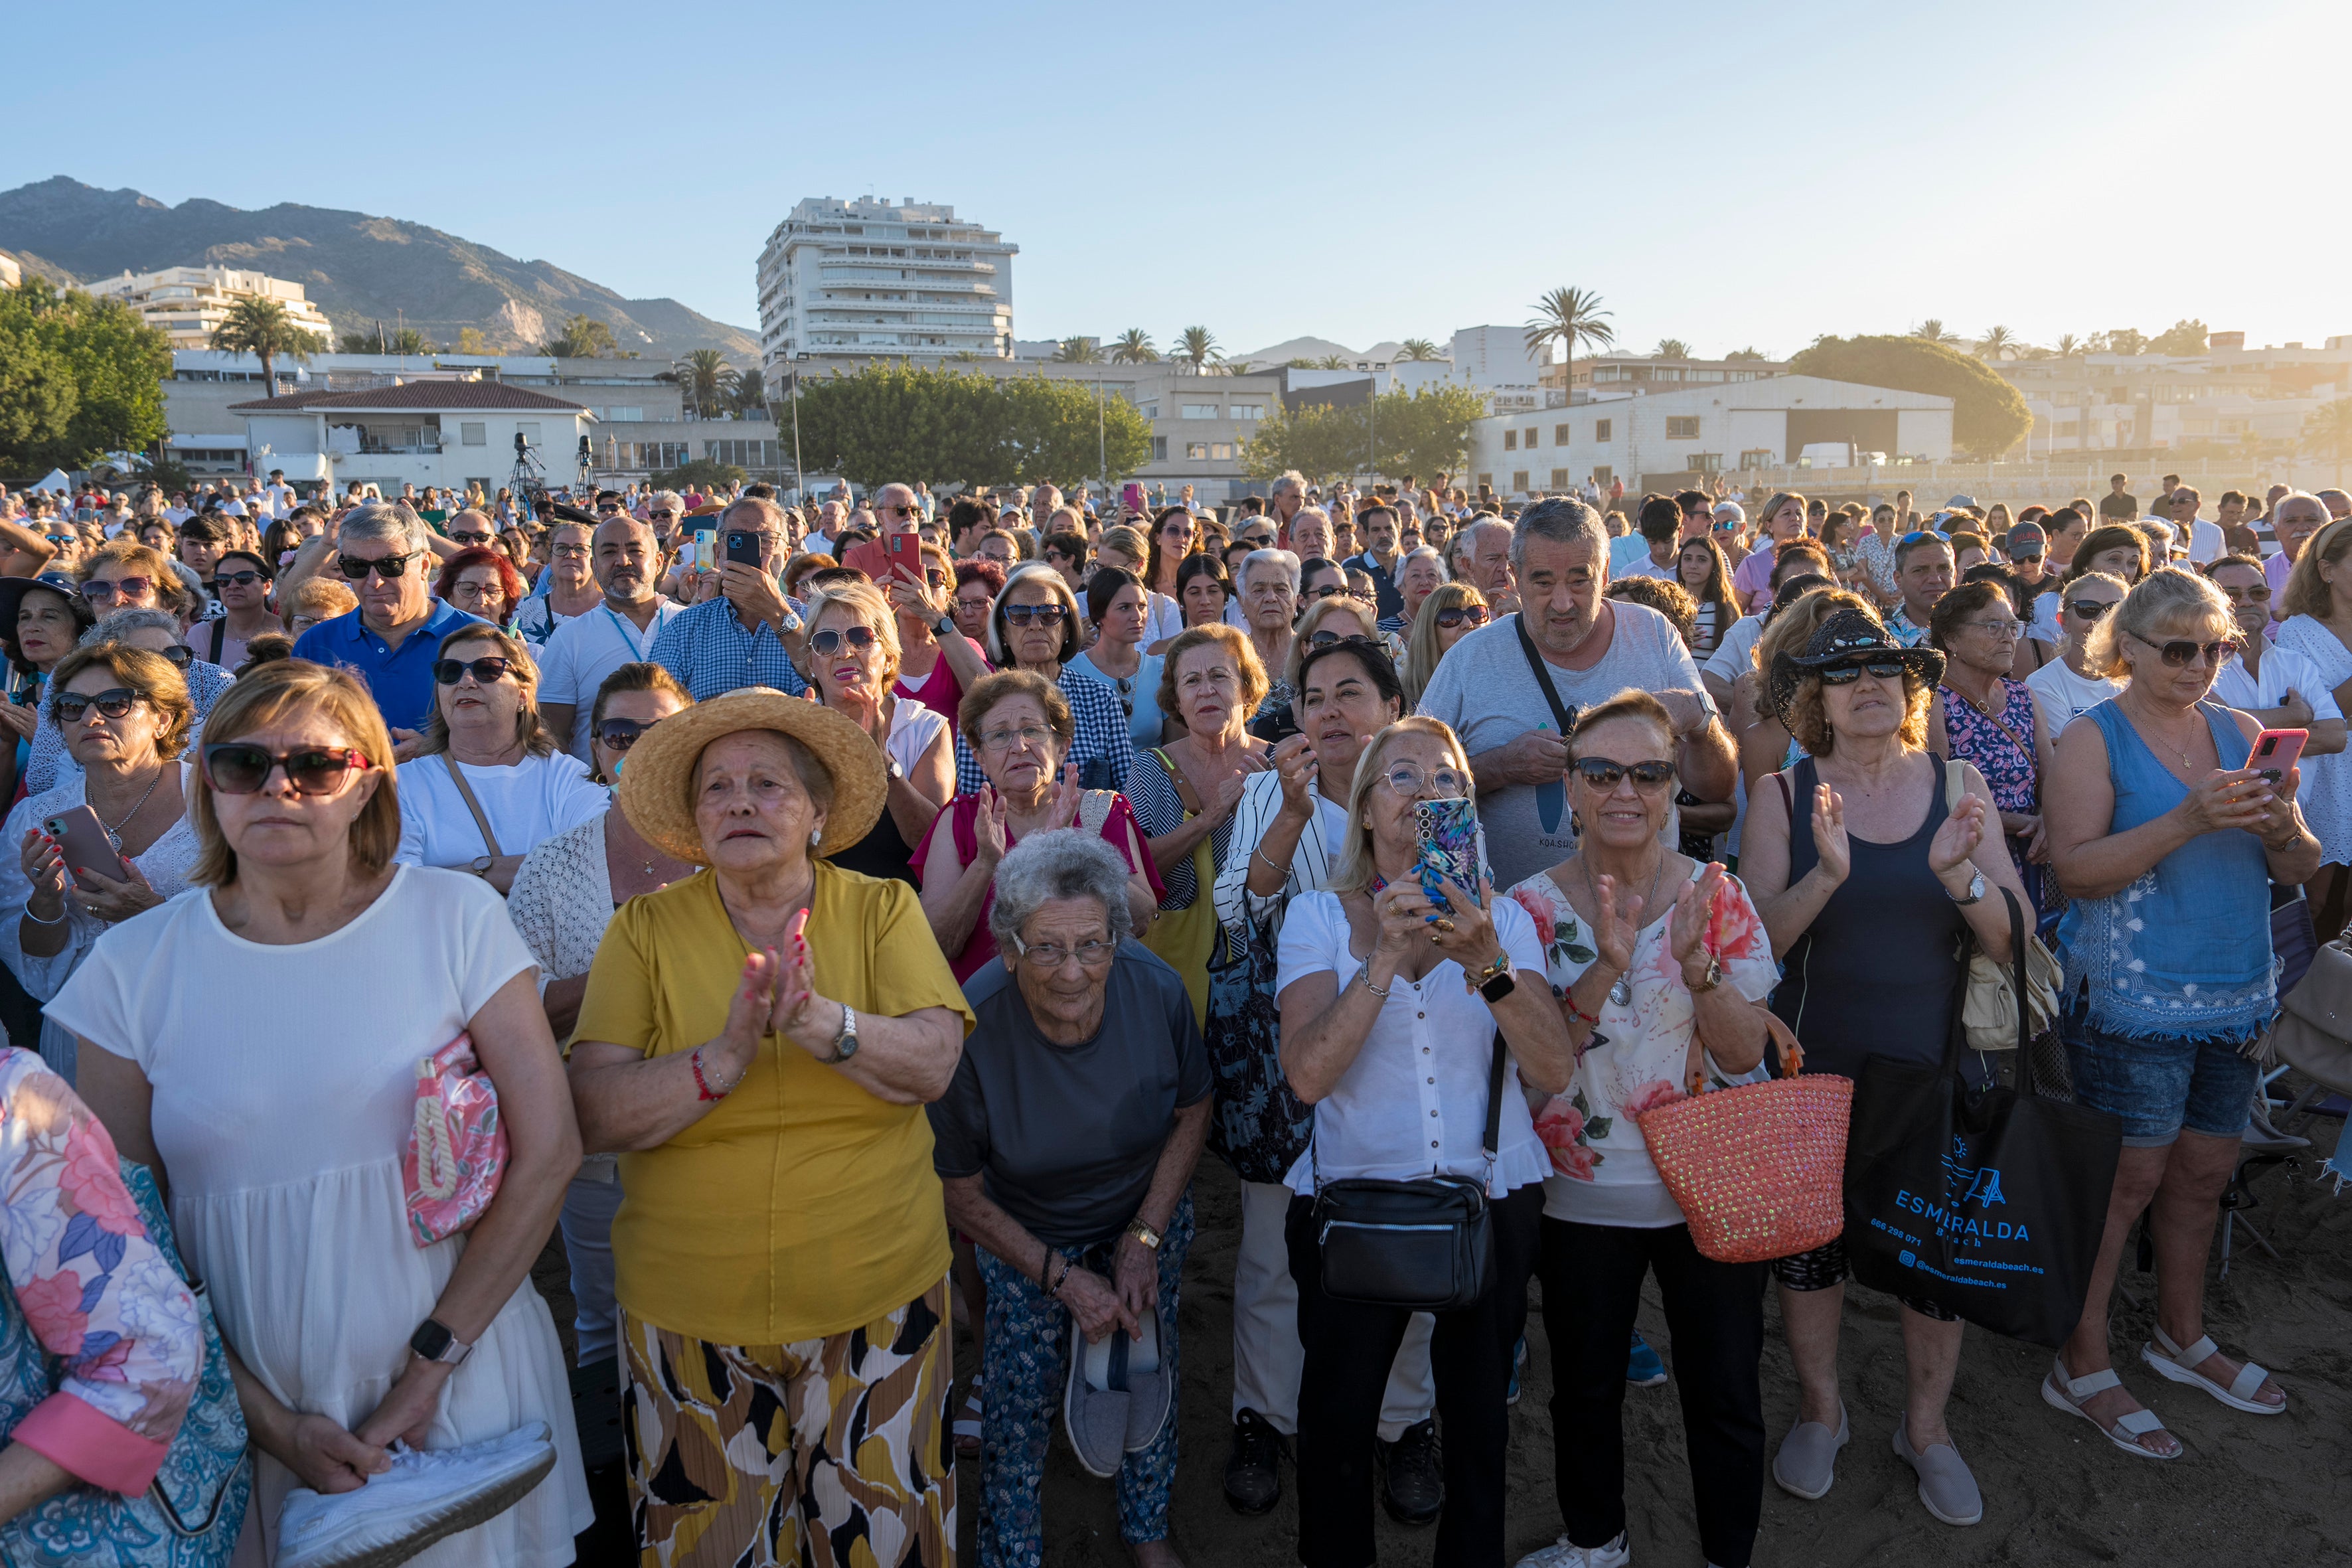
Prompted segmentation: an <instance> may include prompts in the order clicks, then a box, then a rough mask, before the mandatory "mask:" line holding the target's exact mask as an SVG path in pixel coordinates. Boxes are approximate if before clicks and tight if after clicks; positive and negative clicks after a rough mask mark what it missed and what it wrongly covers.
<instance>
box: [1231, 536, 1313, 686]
mask: <svg viewBox="0 0 2352 1568" xmlns="http://www.w3.org/2000/svg"><path fill="white" fill-rule="evenodd" d="M1298 569H1299V561H1298V557H1297V556H1296V555H1293V554H1292V553H1291V552H1289V551H1287V550H1253V551H1251V552H1249V553H1248V554H1247V555H1245V556H1244V557H1243V558H1242V571H1241V576H1240V578H1239V583H1240V588H1239V596H1240V598H1241V603H1242V615H1243V616H1244V617H1245V618H1246V619H1247V621H1248V625H1249V636H1250V644H1251V646H1252V647H1255V649H1256V650H1257V661H1258V663H1259V664H1261V665H1263V666H1265V668H1266V669H1267V670H1268V671H1276V672H1278V671H1281V670H1286V669H1288V668H1290V647H1291V644H1292V643H1293V642H1294V641H1295V640H1297V639H1296V634H1295V632H1294V630H1293V627H1292V623H1293V622H1294V621H1296V620H1297V616H1298ZM1268 700H1269V701H1273V700H1280V701H1283V702H1287V701H1289V700H1290V692H1289V690H1288V689H1287V685H1286V683H1285V684H1284V687H1283V689H1282V690H1281V691H1280V692H1279V694H1278V697H1277V696H1276V694H1274V693H1269V694H1268Z"/></svg>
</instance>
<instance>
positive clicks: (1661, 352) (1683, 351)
mask: <svg viewBox="0 0 2352 1568" xmlns="http://www.w3.org/2000/svg"><path fill="white" fill-rule="evenodd" d="M1650 353H1653V354H1654V355H1656V356H1657V357H1658V358H1659V359H1688V358H1690V357H1691V346H1690V344H1688V343H1686V342H1683V341H1682V339H1680V338H1660V339H1659V340H1658V346H1657V347H1656V348H1654V349H1652V350H1651V351H1650Z"/></svg>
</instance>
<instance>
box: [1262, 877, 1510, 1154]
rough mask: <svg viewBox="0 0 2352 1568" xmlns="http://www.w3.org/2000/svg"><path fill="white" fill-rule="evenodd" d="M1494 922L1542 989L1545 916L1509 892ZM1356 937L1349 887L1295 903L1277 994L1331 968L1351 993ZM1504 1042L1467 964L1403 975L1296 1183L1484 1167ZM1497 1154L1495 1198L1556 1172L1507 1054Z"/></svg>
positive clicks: (1319, 1116)
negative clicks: (1346, 899)
mask: <svg viewBox="0 0 2352 1568" xmlns="http://www.w3.org/2000/svg"><path fill="white" fill-rule="evenodd" d="M1494 917H1495V931H1496V935H1497V936H1498V937H1500V938H1501V940H1502V943H1503V946H1504V947H1505V948H1506V949H1507V951H1508V952H1510V955H1511V964H1512V967H1514V968H1515V969H1517V971H1518V973H1519V976H1520V978H1519V984H1522V985H1529V984H1538V985H1539V984H1543V981H1542V975H1543V973H1544V956H1543V949H1542V947H1541V946H1540V945H1539V944H1538V942H1537V941H1536V928H1535V922H1534V921H1532V920H1530V919H1529V918H1528V912H1527V911H1526V910H1523V909H1521V908H1519V907H1518V906H1517V904H1515V903H1513V902H1511V901H1510V900H1507V899H1501V900H1496V907H1495V910H1494ZM1351 941H1352V938H1351V934H1350V932H1349V929H1348V915H1347V911H1346V910H1344V909H1342V908H1341V907H1340V903H1339V895H1338V894H1336V893H1324V892H1315V893H1303V894H1301V895H1299V896H1298V897H1297V898H1296V899H1294V900H1292V901H1291V905H1290V908H1289V910H1288V911H1287V913H1286V918H1285V919H1284V921H1283V925H1282V936H1281V942H1280V948H1279V966H1278V969H1277V971H1276V981H1275V993H1276V995H1277V996H1278V995H1280V994H1281V993H1282V992H1283V991H1284V990H1286V989H1287V988H1288V987H1289V985H1290V984H1291V983H1292V982H1293V981H1295V980H1297V979H1300V978H1301V977H1303V976H1305V975H1308V974H1312V973H1315V972H1316V971H1318V970H1329V971H1331V972H1332V973H1333V974H1334V975H1336V976H1337V977H1338V979H1339V984H1340V987H1341V989H1343V990H1344V989H1345V988H1346V986H1347V984H1348V983H1349V981H1351V980H1353V979H1354V978H1355V975H1356V971H1357V970H1358V969H1359V968H1360V967H1361V966H1362V964H1363V961H1364V956H1365V955H1363V954H1358V953H1356V952H1353V951H1352V950H1351V947H1350V943H1351ZM1366 952H1367V954H1368V953H1369V952H1370V949H1369V948H1368V949H1367V950H1366ZM1494 1043H1495V1016H1494V1014H1493V1013H1492V1012H1491V1011H1489V1010H1488V1008H1487V1006H1486V998H1485V997H1483V996H1481V995H1479V994H1477V993H1476V992H1475V991H1472V990H1470V989H1468V988H1467V986H1466V985H1465V984H1464V978H1463V973H1462V966H1461V965H1460V964H1458V963H1454V962H1453V961H1452V960H1450V959H1449V960H1447V961H1446V962H1444V963H1440V964H1438V965H1437V966H1436V967H1435V968H1434V969H1432V970H1431V971H1430V972H1429V973H1427V974H1424V975H1423V976H1422V977H1421V979H1420V980H1419V981H1418V982H1415V981H1411V980H1407V979H1406V978H1405V977H1404V976H1403V975H1402V974H1399V975H1398V976H1397V977H1396V978H1395V979H1394V980H1392V981H1391V982H1390V983H1389V999H1388V1000H1387V1001H1386V1002H1384V1003H1382V1004H1381V1011H1380V1016H1379V1017H1377V1018H1376V1019H1374V1020H1373V1023H1372V1028H1371V1033H1370V1035H1369V1036H1367V1037H1365V1040H1364V1047H1363V1049H1362V1050H1360V1051H1359V1052H1357V1053H1356V1059H1355V1060H1354V1061H1353V1062H1350V1063H1349V1066H1348V1070H1347V1071H1346V1072H1345V1073H1343V1074H1341V1075H1340V1078H1339V1083H1338V1085H1337V1086H1336V1087H1335V1088H1333V1089H1332V1090H1331V1092H1330V1094H1329V1095H1328V1096H1327V1097H1326V1098H1325V1099H1324V1100H1322V1101H1321V1102H1320V1103H1319V1104H1318V1105H1317V1106H1316V1107H1315V1142H1314V1143H1313V1145H1312V1146H1311V1148H1310V1150H1309V1152H1308V1153H1306V1154H1301V1155H1300V1156H1299V1157H1298V1163H1297V1164H1295V1165H1293V1166H1292V1167H1291V1168H1290V1174H1289V1176H1288V1178H1287V1179H1286V1184H1287V1185H1288V1186H1289V1188H1290V1190H1291V1191H1293V1192H1295V1193H1300V1194H1313V1192H1314V1191H1315V1182H1316V1178H1317V1177H1318V1175H1319V1176H1320V1177H1321V1178H1322V1179H1323V1180H1324V1181H1327V1182H1330V1181H1341V1180H1349V1179H1367V1178H1368V1179H1373V1180H1381V1181H1410V1180H1412V1179H1413V1178H1415V1177H1420V1176H1427V1175H1432V1174H1442V1175H1449V1176H1477V1175H1479V1174H1481V1173H1483V1172H1484V1171H1485V1170H1486V1152H1485V1149H1484V1147H1483V1140H1484V1138H1485V1136H1486V1073H1487V1069H1488V1068H1489V1066H1490V1065H1491V1063H1492V1061H1493V1059H1494ZM1496 1151H1497V1152H1496V1160H1495V1175H1494V1180H1493V1181H1492V1182H1491V1183H1490V1184H1489V1186H1488V1193H1489V1195H1491V1196H1494V1197H1500V1196H1502V1195H1503V1194H1505V1193H1507V1192H1510V1191H1512V1190H1513V1189H1514V1188H1517V1187H1523V1186H1527V1185H1528V1184H1531V1183H1538V1182H1541V1181H1542V1180H1543V1179H1544V1178H1545V1177H1546V1176H1548V1175H1549V1174H1550V1173H1551V1161H1550V1159H1549V1156H1547V1155H1546V1154H1545V1152H1544V1147H1543V1144H1542V1142H1540V1141H1539V1140H1538V1138H1537V1137H1536V1129H1535V1119H1534V1118H1533V1117H1532V1116H1531V1115H1529V1114H1528V1103H1527V1096H1526V1095H1525V1094H1524V1093H1523V1092H1522V1091H1521V1090H1520V1088H1519V1067H1518V1063H1517V1062H1516V1061H1512V1060H1510V1059H1508V1058H1506V1059H1505V1062H1504V1073H1503V1119H1502V1127H1501V1131H1500V1132H1499V1133H1498V1134H1497V1135H1496Z"/></svg>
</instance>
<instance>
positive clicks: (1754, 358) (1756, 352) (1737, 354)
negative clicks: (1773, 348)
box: [1723, 347, 1772, 364]
mask: <svg viewBox="0 0 2352 1568" xmlns="http://www.w3.org/2000/svg"><path fill="white" fill-rule="evenodd" d="M1723 357H1724V358H1725V359H1726V360H1727V361H1729V362H1731V363H1737V364H1751V363H1756V362H1758V361H1760V360H1768V359H1770V358H1771V357H1772V356H1771V355H1770V354H1768V353H1765V352H1764V351H1763V350H1762V349H1759V348H1752V347H1751V348H1744V349H1734V350H1732V351H1731V352H1730V353H1727V354H1726V355H1724V356H1723Z"/></svg>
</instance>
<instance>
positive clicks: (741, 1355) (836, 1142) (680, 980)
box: [572, 688, 971, 1568]
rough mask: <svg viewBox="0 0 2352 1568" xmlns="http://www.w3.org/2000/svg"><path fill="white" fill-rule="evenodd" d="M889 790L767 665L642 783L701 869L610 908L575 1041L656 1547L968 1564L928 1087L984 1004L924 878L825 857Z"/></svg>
mask: <svg viewBox="0 0 2352 1568" xmlns="http://www.w3.org/2000/svg"><path fill="white" fill-rule="evenodd" d="M887 784H888V781H887V778H886V777H885V775H884V772H883V767H882V757H881V752H879V751H877V749H876V748H875V746H874V743H873V742H871V741H870V740H868V739H867V738H866V734H865V732H864V731H862V730H860V729H859V728H858V727H857V725H856V722H855V721H852V720H850V719H847V718H845V717H844V716H843V715H841V714H839V713H835V712H833V711H831V710H828V709H824V708H821V707H818V706H817V705H816V704H814V703H811V702H803V701H799V700H794V699H793V698H789V697H786V696H785V695H784V694H783V693H782V692H780V691H773V690H770V689H766V688H750V689H744V690H740V691H735V692H730V694H728V695H727V696H724V697H719V698H715V699H713V700H710V701H709V702H704V703H699V704H698V705H697V706H695V707H693V708H689V709H688V710H685V711H683V712H680V713H676V714H672V715H671V716H670V717H669V718H668V719H666V720H664V721H662V722H661V723H660V724H658V725H656V727H655V728H653V729H652V730H649V731H646V735H645V738H644V739H643V740H641V741H639V742H637V746H636V749H635V751H634V752H631V753H630V756H629V766H628V771H627V772H626V773H625V775H624V776H623V780H622V784H621V789H620V796H619V801H620V806H621V810H622V811H623V812H624V813H625V814H626V816H627V817H628V819H629V823H630V826H633V827H635V829H636V830H637V832H638V833H639V834H641V835H642V836H643V837H645V838H646V841H647V842H649V843H651V844H654V845H656V846H657V847H660V848H662V849H664V850H667V852H668V853H670V854H672V855H674V856H677V858H680V859H684V860H687V861H690V862H692V863H695V864H698V865H701V866H704V867H707V868H708V871H707V872H706V873H704V874H700V875H697V876H694V877H690V878H688V879H686V880H685V881H682V882H674V883H672V884H670V886H668V887H667V888H665V889H662V890H661V891H659V892H656V893H649V894H646V895H644V896H643V897H640V898H636V899H633V900H630V901H629V902H628V903H627V904H625V905H624V906H623V907H622V909H621V910H620V911H619V912H618V913H617V914H615V915H614V919H613V923H612V926H611V927H610V929H609V930H608V931H606V933H605V936H604V944H603V946H602V947H601V948H600V949H599V950H598V952H597V954H596V963H595V966H594V967H593V969H592V970H590V972H589V976H588V992H587V995H586V996H585V997H584V998H583V1001H582V1004H581V1008H580V1024H579V1030H578V1034H577V1036H576V1038H577V1041H578V1043H577V1044H576V1045H574V1046H573V1047H572V1093H573V1097H574V1099H575V1100H576V1102H577V1104H578V1107H579V1112H580V1119H581V1123H582V1132H583V1143H584V1144H585V1146H586V1147H587V1148H588V1149H589V1150H591V1151H606V1150H611V1151H617V1152H620V1155H621V1160H620V1168H621V1184H622V1187H623V1190H624V1191H625V1194H626V1196H625V1197H624V1198H623V1200H622V1203H621V1210H620V1214H619V1215H618V1217H617V1218H616V1219H615V1220H614V1226H613V1260H614V1272H615V1276H616V1279H615V1290H614V1294H615V1295H616V1296H617V1297H618V1299H619V1301H620V1306H621V1330H620V1331H621V1341H622V1354H623V1358H624V1364H625V1366H626V1368H627V1373H626V1376H627V1380H628V1392H627V1394H626V1396H625V1419H626V1420H627V1421H628V1423H629V1427H630V1438H631V1441H630V1443H629V1454H630V1458H631V1465H630V1474H629V1490H630V1503H631V1511H632V1513H633V1514H634V1515H635V1518H636V1519H637V1520H638V1521H639V1527H638V1534H639V1542H638V1544H639V1545H640V1547H641V1548H643V1549H644V1550H645V1552H646V1553H647V1554H648V1556H647V1560H648V1561H656V1560H658V1561H660V1562H662V1563H668V1564H674V1565H675V1564H689V1563H692V1564H699V1563H735V1562H737V1561H740V1560H748V1559H751V1558H755V1557H756V1558H758V1559H760V1560H761V1561H772V1562H782V1563H793V1562H808V1561H812V1560H814V1561H818V1562H827V1563H829V1562H833V1561H835V1560H838V1561H842V1562H847V1561H850V1560H851V1557H852V1553H851V1552H849V1551H848V1550H847V1549H846V1548H845V1547H844V1546H843V1544H842V1543H843V1542H845V1541H849V1540H855V1539H857V1538H861V1537H862V1538H863V1539H865V1540H866V1542H867V1552H868V1553H869V1554H870V1557H871V1560H872V1561H875V1562H877V1563H894V1564H895V1563H921V1564H925V1565H927V1568H928V1565H935V1564H945V1563H948V1562H950V1560H951V1557H952V1552H953V1545H954V1524H953V1520H954V1514H953V1504H952V1493H951V1492H950V1491H949V1490H948V1489H947V1484H948V1479H949V1477H950V1474H951V1472H950V1470H949V1469H948V1467H947V1464H946V1461H945V1457H944V1456H943V1455H942V1453H941V1451H940V1440H941V1423H942V1421H943V1418H944V1415H945V1405H946V1400H947V1394H948V1387H949V1384H950V1379H951V1376H952V1371H953V1368H952V1363H951V1359H950V1345H949V1340H948V1329H947V1323H948V1300H947V1290H948V1286H947V1275H948V1235H947V1226H946V1225H945V1223H944V1220H943V1217H942V1208H941V1205H942V1194H941V1192H940V1183H939V1178H938V1177H937V1176H936V1175H934V1174H933V1173H932V1168H931V1132H930V1126H929V1122H928V1121H926V1120H925V1119H924V1114H923V1110H922V1109H921V1108H922V1106H923V1104H924V1102H926V1101H928V1100H936V1099H937V1098H939V1096H940V1094H941V1093H943V1092H944V1091H945V1090H946V1089H947V1087H948V1084H949V1082H950V1079H952V1078H953V1076H954V1073H955V1068H956V1063H957V1061H958V1059H959V1058H960V1056H961V1052H962V1047H963V1037H964V1034H965V1032H966V1031H967V1030H969V1029H970V1028H971V1008H970V1007H969V1006H968V1005H965V1002H964V999H963V994H962V992H961V990H960V989H959V988H958V987H957V985H956V983H955V977H954V975H953V974H952V973H950V971H949V969H948V964H947V960H946V959H945V958H943V957H941V956H940V950H939V944H938V943H937V942H933V941H932V940H931V935H930V930H929V927H928V926H927V925H925V923H924V921H923V912H922V909H921V906H920V905H919V904H918V903H917V902H916V900H915V894H914V890H913V889H910V888H908V887H907V886H906V885H905V884H903V883H900V882H895V881H877V880H875V879H870V878H866V877H861V876H859V875H857V874H856V873H855V872H852V871H845V870H842V869H841V868H838V867H835V866H833V865H831V864H829V863H828V862H827V861H826V860H824V858H822V857H824V855H827V854H829V853H831V852H832V851H833V850H834V849H835V848H836V847H847V846H849V845H852V844H855V843H856V842H857V841H858V840H859V839H861V838H863V837H865V836H866V830H867V829H868V828H870V827H872V826H874V823H875V820H876V818H877V816H879V814H880V812H881V810H882V805H883V801H884V798H885V795H886V793H887ZM853 1419H854V1420H856V1422H857V1424H858V1425H859V1426H860V1427H861V1428H862V1431H863V1436H862V1438H861V1439H860V1440H858V1441H856V1442H855V1443H853V1442H850V1441H846V1440H845V1428H846V1426H848V1424H849V1423H850V1422H851V1421H852V1420H853ZM820 1534H822V1535H823V1536H824V1537H827V1538H829V1539H830V1541H831V1542H832V1543H833V1544H832V1546H831V1547H830V1548H829V1549H828V1548H825V1547H822V1546H818V1547H814V1548H812V1547H811V1545H810V1544H809V1542H810V1541H811V1540H813V1539H814V1538H815V1537H817V1536H818V1535H820ZM812 1550H814V1559H812V1558H811V1557H810V1556H809V1555H807V1553H809V1552H811V1551H812ZM857 1560H859V1561H864V1560H866V1558H865V1557H864V1556H860V1557H859V1558H858V1559H857Z"/></svg>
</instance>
